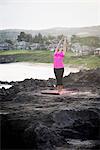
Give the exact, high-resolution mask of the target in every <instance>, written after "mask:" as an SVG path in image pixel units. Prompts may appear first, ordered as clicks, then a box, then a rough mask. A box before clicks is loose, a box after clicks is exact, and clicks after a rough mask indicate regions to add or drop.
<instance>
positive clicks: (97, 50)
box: [94, 48, 100, 56]
mask: <svg viewBox="0 0 100 150" xmlns="http://www.w3.org/2000/svg"><path fill="white" fill-rule="evenodd" d="M94 55H99V56H100V48H96V49H95V50H94Z"/></svg>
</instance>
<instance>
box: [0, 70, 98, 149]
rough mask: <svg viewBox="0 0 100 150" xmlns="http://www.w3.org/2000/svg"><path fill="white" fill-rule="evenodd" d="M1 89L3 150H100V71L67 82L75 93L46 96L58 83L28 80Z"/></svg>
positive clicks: (49, 80) (86, 73)
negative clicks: (46, 92)
mask: <svg viewBox="0 0 100 150" xmlns="http://www.w3.org/2000/svg"><path fill="white" fill-rule="evenodd" d="M10 84H12V87H11V88H9V89H5V88H2V89H0V102H1V113H0V115H1V144H2V145H1V147H2V149H13V150H14V149H33V150H66V149H68V150H77V149H82V150H85V149H89V150H91V149H95V150H96V149H99V148H100V69H96V70H88V71H85V70H84V71H80V72H79V73H76V74H70V75H69V76H68V77H65V78H64V86H65V88H67V89H68V90H69V89H70V90H73V92H74V93H73V92H72V93H68V94H65V95H45V94H44V95H43V94H41V90H45V89H54V87H53V85H54V84H55V80H54V79H48V80H47V81H46V80H37V79H36V80H34V79H25V80H24V81H20V82H10Z"/></svg>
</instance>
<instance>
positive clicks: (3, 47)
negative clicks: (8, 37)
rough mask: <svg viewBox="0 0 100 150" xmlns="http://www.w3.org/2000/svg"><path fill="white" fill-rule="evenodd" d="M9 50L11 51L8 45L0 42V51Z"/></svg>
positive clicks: (10, 46)
mask: <svg viewBox="0 0 100 150" xmlns="http://www.w3.org/2000/svg"><path fill="white" fill-rule="evenodd" d="M10 49H13V47H12V45H11V44H10V43H7V42H0V50H10Z"/></svg>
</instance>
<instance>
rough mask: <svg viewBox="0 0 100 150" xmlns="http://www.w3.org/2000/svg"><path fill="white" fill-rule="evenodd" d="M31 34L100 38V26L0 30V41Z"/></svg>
mask: <svg viewBox="0 0 100 150" xmlns="http://www.w3.org/2000/svg"><path fill="white" fill-rule="evenodd" d="M22 31H24V32H25V33H30V34H32V36H34V35H36V34H38V33H41V34H42V35H46V36H47V35H54V36H57V35H60V34H64V35H66V36H68V37H70V36H72V35H78V36H81V37H83V36H98V37H100V26H91V27H80V28H78V27H77V28H67V27H56V28H51V29H44V30H25V29H5V30H0V41H2V40H4V39H10V40H16V39H17V36H18V35H19V33H20V32H22Z"/></svg>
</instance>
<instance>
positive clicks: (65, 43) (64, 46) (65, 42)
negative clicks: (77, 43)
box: [63, 37, 67, 54]
mask: <svg viewBox="0 0 100 150" xmlns="http://www.w3.org/2000/svg"><path fill="white" fill-rule="evenodd" d="M66 50H67V39H66V37H65V38H64V42H63V52H64V54H65V53H66Z"/></svg>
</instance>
